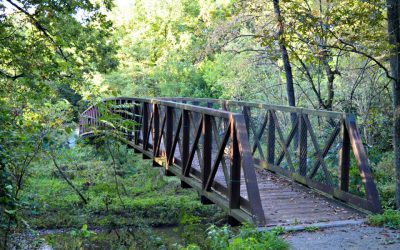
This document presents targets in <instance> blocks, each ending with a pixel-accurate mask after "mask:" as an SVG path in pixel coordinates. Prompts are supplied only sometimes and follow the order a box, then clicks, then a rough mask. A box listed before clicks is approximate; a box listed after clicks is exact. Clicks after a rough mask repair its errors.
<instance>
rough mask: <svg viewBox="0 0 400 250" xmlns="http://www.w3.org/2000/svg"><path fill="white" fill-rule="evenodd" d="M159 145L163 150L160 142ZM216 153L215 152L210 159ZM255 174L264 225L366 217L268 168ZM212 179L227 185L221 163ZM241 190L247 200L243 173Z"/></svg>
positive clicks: (196, 165) (196, 166)
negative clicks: (263, 215)
mask: <svg viewBox="0 0 400 250" xmlns="http://www.w3.org/2000/svg"><path fill="white" fill-rule="evenodd" d="M161 148H162V149H164V145H163V143H161ZM213 151H214V150H213ZM215 155H216V152H215V151H214V152H213V157H212V158H213V159H214V158H215ZM196 156H197V154H196ZM196 156H195V157H194V159H193V162H192V168H194V169H196V170H197V171H199V172H200V171H201V170H200V164H199V158H198V157H196ZM175 157H176V158H178V159H181V155H180V149H179V146H178V147H177V148H176V150H175ZM225 164H226V166H227V169H229V164H230V161H229V158H228V157H227V156H226V161H225ZM228 174H229V173H228ZM256 174H257V182H258V188H259V191H260V197H261V202H262V207H263V210H264V214H265V218H266V226H267V227H268V226H277V225H279V226H286V225H294V224H313V223H318V222H332V221H343V220H359V219H363V218H364V217H365V214H363V213H360V212H359V211H357V210H355V209H352V208H350V207H348V206H345V205H343V204H342V203H341V202H339V201H338V200H333V199H328V198H326V197H325V196H323V195H321V194H319V193H317V192H316V191H315V190H313V189H310V188H307V187H305V186H303V185H301V184H298V183H296V182H294V181H291V180H288V179H286V178H283V177H281V176H278V175H276V174H274V173H272V172H270V171H268V170H257V171H256ZM194 178H195V177H194ZM215 181H216V182H218V183H219V184H220V185H222V186H224V187H226V186H227V185H226V183H227V182H226V180H225V175H224V172H223V167H222V166H219V168H218V171H217V174H216V177H215ZM240 189H241V190H240V193H241V196H242V197H243V198H245V199H247V189H246V185H245V181H244V176H243V173H242V178H241V187H240Z"/></svg>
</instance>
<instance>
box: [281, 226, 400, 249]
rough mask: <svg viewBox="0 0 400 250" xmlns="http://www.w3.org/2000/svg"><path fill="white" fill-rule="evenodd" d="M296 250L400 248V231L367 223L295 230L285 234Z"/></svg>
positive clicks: (291, 247)
mask: <svg viewBox="0 0 400 250" xmlns="http://www.w3.org/2000/svg"><path fill="white" fill-rule="evenodd" d="M284 238H285V239H286V241H288V242H289V244H290V249H295V250H314V249H315V250H321V249H324V250H336V249H346V250H347V249H360V250H364V249H400V231H399V230H391V229H387V228H381V227H370V226H367V225H365V224H363V225H356V226H345V227H335V228H327V229H323V230H320V231H316V232H305V231H301V232H295V233H289V234H286V235H285V236H284Z"/></svg>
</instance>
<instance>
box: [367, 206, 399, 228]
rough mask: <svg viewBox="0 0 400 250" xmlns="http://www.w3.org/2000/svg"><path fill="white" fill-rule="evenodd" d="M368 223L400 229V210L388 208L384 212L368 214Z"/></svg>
mask: <svg viewBox="0 0 400 250" xmlns="http://www.w3.org/2000/svg"><path fill="white" fill-rule="evenodd" d="M367 221H368V224H370V225H372V226H384V227H389V228H392V229H400V211H398V210H394V209H387V210H385V211H384V212H383V214H374V215H369V216H368V220H367Z"/></svg>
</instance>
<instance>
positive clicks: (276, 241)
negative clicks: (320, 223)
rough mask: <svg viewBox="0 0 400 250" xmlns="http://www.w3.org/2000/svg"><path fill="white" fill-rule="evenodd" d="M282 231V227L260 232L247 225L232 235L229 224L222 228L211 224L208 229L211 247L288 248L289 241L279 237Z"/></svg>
mask: <svg viewBox="0 0 400 250" xmlns="http://www.w3.org/2000/svg"><path fill="white" fill-rule="evenodd" d="M282 233H283V229H282V228H274V229H273V230H271V231H264V232H260V231H257V230H256V229H255V228H253V227H251V226H248V225H245V226H242V227H241V228H240V229H239V233H238V234H237V235H236V236H233V237H232V235H233V233H232V231H231V229H230V228H229V227H228V226H223V227H221V228H217V227H216V226H211V227H210V228H209V229H208V237H207V240H208V241H209V245H210V248H211V249H232V250H236V249H260V250H261V249H274V250H279V249H288V248H289V245H288V243H286V242H285V241H284V240H283V239H282V238H281V237H279V235H280V234H282Z"/></svg>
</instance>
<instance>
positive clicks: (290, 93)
mask: <svg viewBox="0 0 400 250" xmlns="http://www.w3.org/2000/svg"><path fill="white" fill-rule="evenodd" d="M273 3H274V12H275V19H276V21H277V23H278V33H277V39H278V44H279V49H280V51H281V54H282V61H283V67H284V69H285V76H286V91H287V98H288V104H289V106H293V107H295V106H296V98H295V95H294V87H293V73H292V67H291V65H290V59H289V54H288V52H287V49H286V44H285V37H284V36H283V32H284V27H283V21H282V16H281V8H280V6H279V0H273ZM290 120H291V121H292V126H294V123H295V121H296V113H291V114H290ZM297 141H298V136H297V134H296V135H295V137H294V148H295V149H296V148H297Z"/></svg>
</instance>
